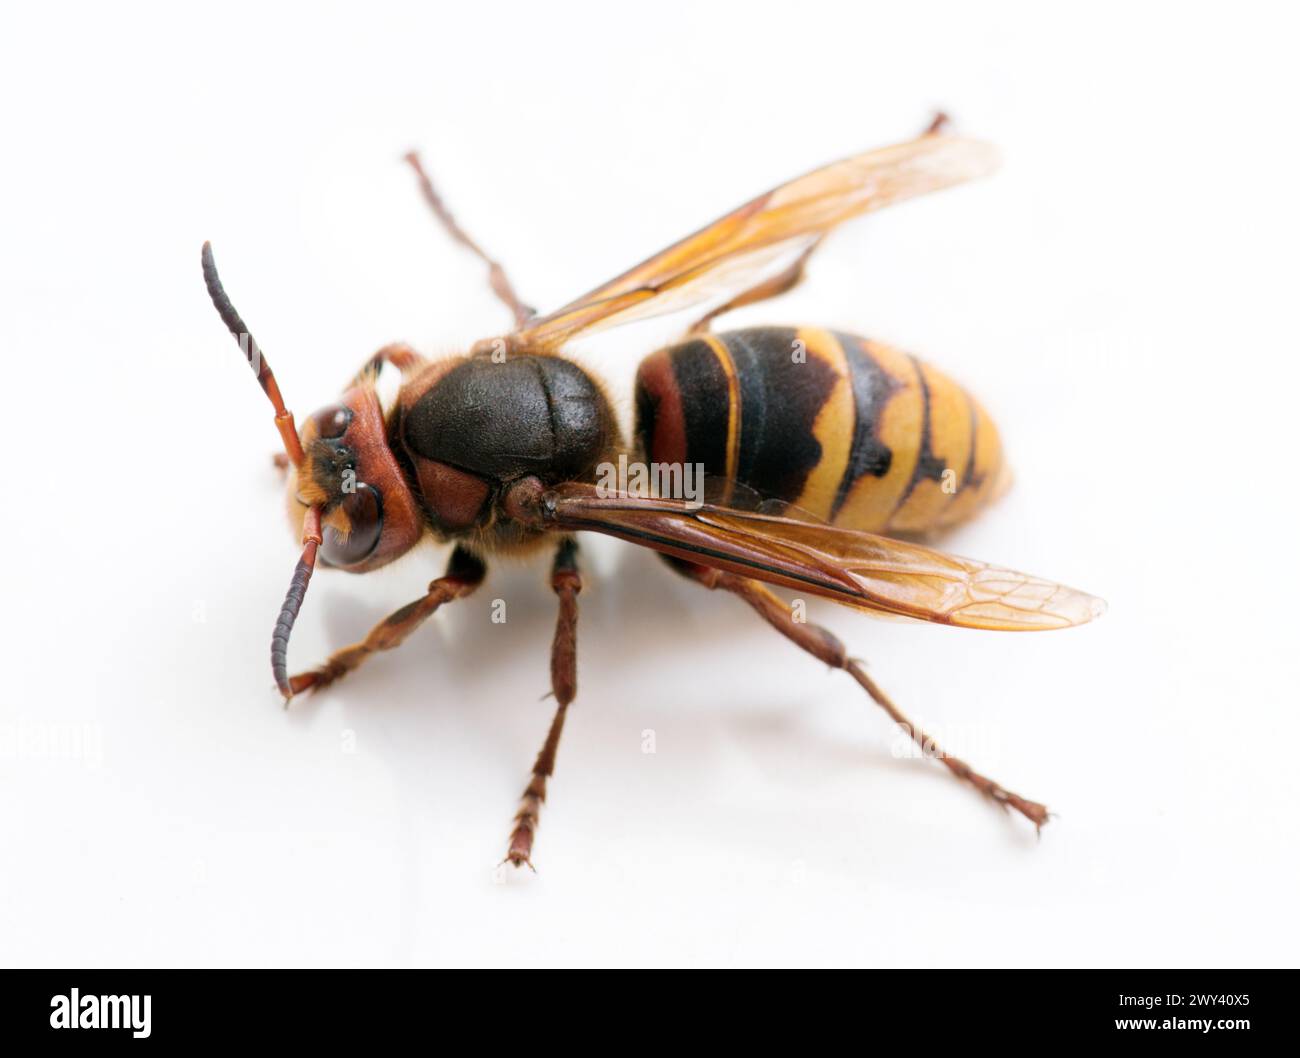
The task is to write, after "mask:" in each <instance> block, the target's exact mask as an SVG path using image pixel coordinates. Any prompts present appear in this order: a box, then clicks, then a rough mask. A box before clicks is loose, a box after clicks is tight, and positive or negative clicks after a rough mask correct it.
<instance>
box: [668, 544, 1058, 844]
mask: <svg viewBox="0 0 1300 1058" xmlns="http://www.w3.org/2000/svg"><path fill="white" fill-rule="evenodd" d="M670 564H671V565H672V566H673V568H674V569H677V570H679V571H680V572H682V573H684V574H685V575H686V576H688V577H690V578H691V579H692V580H695V581H698V582H699V583H701V584H703V585H704V586H705V587H706V588H721V589H722V590H724V591H729V592H732V593H733V594H735V595H739V596H740V597H741V598H742V599H744V600H745V602H747V603H749V605H750V606H752V607H753V608H754V609H755V610H756V611H758V615H759V616H760V617H762V618H763V620H765V621H766V622H767V623H768V624H770V625H771V626H772V627H773V628H775V629H776V630H777V631H778V632H780V633H781V634H782V635H783V636H785V637H786V638H787V639H789V640H790V641H791V642H793V643H795V644H796V645H797V646H799V647H802V648H803V649H804V650H806V651H807V652H808V653H809V654H811V655H812V656H813V657H815V658H817V659H819V660H821V661H824V662H825V663H826V664H827V665H830V666H831V667H832V668H836V669H843V670H844V671H845V672H847V673H848V674H849V675H850V676H852V677H853V678H854V679H855V680H856V681H857V682H858V684H859V685H860V686H861V687H862V689H863V690H865V691H866V692H867V693H868V694H869V695H871V697H872V698H873V699H874V700H875V702H876V704H877V705H879V706H880V707H881V708H882V709H884V710H885V712H886V713H888V714H889V717H890V719H891V720H893V721H894V723H896V724H897V725H898V726H899V727H901V728H902V729H903V730H904V731H906V732H907V734H908V735H909V736H910V737H911V738H912V739H913V741H915V742H916V744H917V745H919V746H920V747H921V749H922V751H923V752H924V753H925V755H926V756H933V757H937V758H938V759H939V760H940V761H941V762H942V763H943V765H944V766H945V767H946V768H947V769H948V770H949V771H950V772H952V773H953V774H954V775H955V776H957V778H959V779H965V780H966V781H967V782H968V783H970V784H971V785H972V786H974V787H975V788H976V789H977V790H979V791H980V793H982V794H985V795H986V796H988V797H990V798H992V799H993V800H994V801H996V802H997V803H998V804H1000V805H1001V806H1002V807H1003V808H1014V809H1015V810H1016V811H1017V812H1019V813H1020V814H1021V815H1023V816H1024V817H1025V818H1027V819H1028V820H1029V821H1030V822H1032V823H1033V824H1034V826H1035V827H1038V828H1041V827H1042V825H1043V824H1044V823H1046V822H1047V819H1048V811H1047V808H1046V806H1045V805H1041V804H1039V803H1038V802H1037V801H1029V800H1026V799H1025V798H1023V797H1021V796H1019V795H1018V794H1014V793H1012V792H1011V791H1010V790H1007V789H1004V788H1003V787H1001V786H999V785H998V784H997V783H995V782H994V781H993V780H992V779H989V778H986V777H985V776H983V775H981V774H979V772H977V771H975V770H974V769H973V768H972V767H971V766H970V765H969V764H967V763H966V762H965V761H963V760H959V759H958V758H956V757H950V756H948V755H947V754H946V753H944V752H943V750H942V749H940V748H939V746H938V745H936V743H935V742H934V740H933V739H932V738H930V737H929V736H928V735H927V734H926V733H925V732H924V731H922V730H921V729H920V728H919V727H917V726H916V725H915V724H913V723H912V721H910V720H909V719H908V718H907V717H906V716H904V715H903V713H902V712H901V711H900V710H899V708H898V706H896V705H895V704H894V703H893V701H891V700H890V698H889V696H888V695H887V694H885V692H884V691H883V690H881V689H880V687H879V686H878V685H877V684H876V681H875V680H873V679H872V678H871V677H870V676H868V675H867V673H866V670H865V669H864V668H863V667H862V665H861V663H860V662H858V661H857V660H855V659H854V658H851V657H849V656H848V652H847V651H846V650H845V648H844V644H843V643H841V642H840V641H839V639H838V638H837V637H836V636H835V635H834V634H833V633H831V632H829V631H827V630H826V629H825V628H822V627H821V626H820V625H815V624H807V623H802V622H799V621H796V620H795V619H794V616H793V612H792V611H791V609H790V607H789V606H788V605H786V603H785V602H784V601H783V600H782V599H780V598H779V597H778V596H776V595H775V594H773V593H772V592H771V591H770V590H769V589H768V588H767V587H766V586H765V585H763V584H760V583H759V582H758V581H756V580H750V579H749V578H747V577H738V576H736V575H734V574H732V573H723V572H721V571H720V570H715V569H709V568H707V567H705V566H694V565H688V564H686V563H681V562H672V563H670Z"/></svg>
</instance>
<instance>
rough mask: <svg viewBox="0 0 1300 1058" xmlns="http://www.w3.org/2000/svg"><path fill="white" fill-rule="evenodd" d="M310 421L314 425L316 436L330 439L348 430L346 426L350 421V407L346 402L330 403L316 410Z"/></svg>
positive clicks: (340, 435)
mask: <svg viewBox="0 0 1300 1058" xmlns="http://www.w3.org/2000/svg"><path fill="white" fill-rule="evenodd" d="M311 421H312V424H313V425H314V426H315V427H316V436H317V437H321V438H324V439H325V440H328V441H332V440H334V439H335V438H338V437H342V436H343V435H344V434H345V433H347V432H348V426H350V425H351V423H352V409H351V408H349V407H348V406H347V405H346V404H331V405H330V406H329V407H328V408H321V410H320V411H318V412H316V413H315V414H314V415H313V416H312V417H311Z"/></svg>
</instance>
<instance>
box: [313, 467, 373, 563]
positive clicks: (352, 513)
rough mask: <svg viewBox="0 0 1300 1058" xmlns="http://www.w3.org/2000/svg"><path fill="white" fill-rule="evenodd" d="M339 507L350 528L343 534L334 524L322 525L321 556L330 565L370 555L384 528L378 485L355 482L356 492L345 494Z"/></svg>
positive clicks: (362, 560) (351, 561)
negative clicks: (323, 528) (348, 531)
mask: <svg viewBox="0 0 1300 1058" xmlns="http://www.w3.org/2000/svg"><path fill="white" fill-rule="evenodd" d="M340 507H341V508H342V510H343V513H344V514H345V515H346V516H347V519H348V521H349V522H350V523H351V525H352V531H351V532H350V533H348V535H347V536H346V537H344V536H342V535H341V534H340V533H339V532H338V531H337V530H336V529H334V527H333V526H329V525H327V526H325V532H324V539H323V541H322V543H321V557H322V558H324V559H325V561H326V562H328V563H329V564H330V565H331V566H355V565H357V564H358V563H359V562H364V561H365V560H366V559H367V558H369V557H370V554H371V552H373V551H374V550H375V548H376V547H377V546H378V544H379V535H380V533H381V532H383V528H384V501H383V497H381V496H380V494H379V490H378V489H376V488H373V487H372V486H370V485H365V484H358V485H357V491H356V492H350V493H347V494H345V495H344V497H343V502H342V503H341V504H340Z"/></svg>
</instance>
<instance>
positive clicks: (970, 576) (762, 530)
mask: <svg viewBox="0 0 1300 1058" xmlns="http://www.w3.org/2000/svg"><path fill="white" fill-rule="evenodd" d="M543 511H544V518H545V520H547V521H549V522H550V523H551V526H552V527H554V528H560V529H568V530H591V531H594V532H600V533H605V534H608V535H610V536H616V537H620V538H622V539H624V540H628V541H631V542H632V543H636V544H641V545H643V546H645V547H650V548H653V549H655V550H657V551H662V552H664V553H666V554H669V555H674V556H676V557H678V558H682V559H685V560H687V561H692V562H697V563H700V564H701V565H706V566H711V567H713V568H716V569H721V570H724V571H727V572H731V573H736V574H738V575H741V576H747V577H753V578H755V579H756V580H762V581H766V582H768V583H771V584H777V585H782V586H784V587H789V588H794V589H797V590H802V591H808V592H811V593H813V594H816V595H821V596H824V597H825V598H829V599H833V600H834V601H835V602H838V603H843V604H844V605H846V606H854V607H858V608H860V609H864V610H870V611H874V612H877V613H886V614H897V615H900V616H904V617H912V618H916V619H918V620H922V621H932V622H936V623H939V624H950V625H958V626H960V627H964V628H984V629H993V630H997V631H1008V632H1010V631H1034V630H1043V629H1052V628H1069V627H1071V626H1072V625H1079V624H1084V623H1086V622H1087V621H1090V620H1092V619H1093V618H1094V617H1098V616H1100V615H1101V614H1102V613H1103V612H1104V610H1105V604H1104V603H1103V602H1102V601H1101V600H1100V599H1097V598H1094V597H1093V596H1091V595H1087V594H1085V593H1083V592H1080V591H1076V590H1075V589H1073V588H1067V587H1065V586H1064V585H1061V584H1056V583H1054V582H1052V581H1048V580H1043V579H1042V578H1040V577H1034V576H1030V575H1028V574H1025V573H1017V572H1016V571H1014V570H1009V569H1002V568H1000V567H998V566H991V565H989V564H987V563H984V562H977V561H975V560H973V559H967V558H959V557H957V556H955V555H949V554H945V553H944V552H941V551H936V550H934V549H932V548H928V547H924V546H922V545H920V544H915V543H910V542H907V541H903V540H895V539H892V538H890V537H884V536H878V535H876V534H874V533H864V532H858V531H856V530H852V529H843V528H839V527H837V526H832V525H825V524H820V523H815V522H806V521H801V520H797V519H793V518H788V517H781V516H777V515H770V514H763V513H758V512H752V511H742V510H737V509H735V508H730V507H720V506H716V505H713V504H704V505H701V506H698V507H692V506H690V505H688V504H687V503H686V502H684V501H680V500H664V499H653V498H640V497H636V496H631V495H628V494H625V493H620V494H617V495H613V496H609V495H604V494H602V492H601V491H600V490H599V489H598V488H597V487H596V486H592V485H586V484H577V483H571V484H568V485H562V486H560V487H559V488H557V489H554V490H552V491H551V492H550V493H548V494H547V496H546V497H545V498H544V500H543Z"/></svg>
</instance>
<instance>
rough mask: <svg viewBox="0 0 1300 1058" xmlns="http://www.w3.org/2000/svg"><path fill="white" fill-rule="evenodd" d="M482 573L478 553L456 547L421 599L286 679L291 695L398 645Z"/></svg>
mask: <svg viewBox="0 0 1300 1058" xmlns="http://www.w3.org/2000/svg"><path fill="white" fill-rule="evenodd" d="M485 576H487V567H486V566H485V565H483V561H482V560H481V559H480V558H478V556H476V555H473V554H471V553H470V552H468V551H466V550H464V549H463V548H460V547H458V548H456V550H455V551H453V552H452V553H451V559H450V560H449V561H448V562H447V572H446V573H444V574H443V575H442V576H441V577H439V578H438V579H437V580H435V581H433V582H432V583H430V585H429V590H428V591H427V592H426V593H425V595H424V598H422V599H416V600H415V602H412V603H407V604H406V605H405V606H403V607H402V608H401V609H400V610H398V611H396V612H395V613H391V614H389V615H388V616H387V617H385V618H384V619H383V620H382V621H380V622H379V624H377V625H375V627H374V628H372V629H371V630H370V634H369V635H367V636H366V638H365V639H363V640H361V642H359V643H353V644H352V645H351V646H347V647H344V648H343V649H342V650H336V651H335V652H334V653H333V654H331V655H330V656H329V660H328V661H326V662H325V664H323V665H321V666H319V667H318V668H315V669H311V670H309V671H307V672H300V673H299V674H298V675H297V676H294V677H292V678H291V679H290V681H289V687H290V690H291V691H292V693H293V694H300V693H302V692H303V691H318V690H320V689H321V688H323V687H327V686H329V685H330V684H331V683H333V682H334V681H335V680H338V679H342V677H344V676H346V675H347V674H348V673H349V672H351V671H352V670H353V669H355V668H356V667H357V666H358V665H360V664H361V663H362V662H363V661H365V660H366V658H368V657H369V656H370V655H371V654H374V653H376V652H377V651H380V650H392V649H393V648H394V647H398V646H401V644H402V641H403V640H404V639H405V638H406V637H407V636H408V635H410V634H411V633H412V632H414V631H415V630H416V629H417V628H419V627H420V625H421V624H423V623H424V620H425V618H426V617H428V616H429V615H430V614H432V613H433V612H434V611H435V610H436V609H438V607H439V606H441V605H442V604H443V603H445V602H451V600H452V599H463V598H464V597H465V596H466V595H469V594H470V593H471V592H473V591H474V589H475V588H477V587H478V586H479V585H480V584H482V583H483V578H484V577H485ZM291 696H292V695H291Z"/></svg>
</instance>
